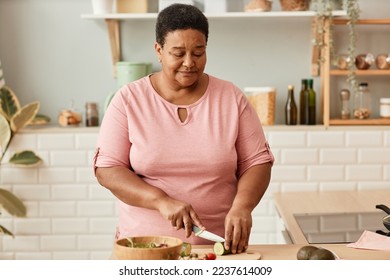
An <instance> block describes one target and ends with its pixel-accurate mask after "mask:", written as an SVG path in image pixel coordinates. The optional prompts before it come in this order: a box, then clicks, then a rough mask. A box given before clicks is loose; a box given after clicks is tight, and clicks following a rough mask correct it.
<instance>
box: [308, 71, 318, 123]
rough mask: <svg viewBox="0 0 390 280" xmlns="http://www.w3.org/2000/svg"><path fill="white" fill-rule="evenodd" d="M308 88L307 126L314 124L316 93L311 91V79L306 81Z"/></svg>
mask: <svg viewBox="0 0 390 280" xmlns="http://www.w3.org/2000/svg"><path fill="white" fill-rule="evenodd" d="M307 86H308V92H309V94H308V110H307V112H308V121H309V122H308V124H309V125H314V124H316V92H315V91H314V89H313V79H308V80H307Z"/></svg>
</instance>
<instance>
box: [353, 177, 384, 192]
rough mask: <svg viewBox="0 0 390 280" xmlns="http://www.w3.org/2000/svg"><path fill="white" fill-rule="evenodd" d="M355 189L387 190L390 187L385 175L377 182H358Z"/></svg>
mask: <svg viewBox="0 0 390 280" xmlns="http://www.w3.org/2000/svg"><path fill="white" fill-rule="evenodd" d="M357 189H358V190H360V191H364V190H375V189H378V190H381V189H383V190H386V189H387V190H388V189H390V182H389V181H388V180H387V179H386V177H385V178H384V181H383V182H378V181H371V182H370V181H368V182H359V184H358V187H357Z"/></svg>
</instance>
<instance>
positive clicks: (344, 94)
mask: <svg viewBox="0 0 390 280" xmlns="http://www.w3.org/2000/svg"><path fill="white" fill-rule="evenodd" d="M350 97H351V93H350V92H349V90H347V89H342V90H341V91H340V99H341V112H340V113H341V119H342V120H347V119H349V118H350V117H351V112H350V110H349V98H350Z"/></svg>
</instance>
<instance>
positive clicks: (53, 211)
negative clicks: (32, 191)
mask: <svg viewBox="0 0 390 280" xmlns="http://www.w3.org/2000/svg"><path fill="white" fill-rule="evenodd" d="M39 213H40V215H41V216H42V217H74V216H76V201H54V200H53V201H49V202H45V201H44V202H40V204H39Z"/></svg>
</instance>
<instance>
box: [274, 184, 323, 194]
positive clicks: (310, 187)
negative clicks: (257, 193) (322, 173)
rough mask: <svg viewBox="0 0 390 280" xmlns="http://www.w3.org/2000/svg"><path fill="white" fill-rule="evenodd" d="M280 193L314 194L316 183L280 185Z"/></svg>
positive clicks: (316, 189)
mask: <svg viewBox="0 0 390 280" xmlns="http://www.w3.org/2000/svg"><path fill="white" fill-rule="evenodd" d="M281 191H282V192H316V191H318V183H300V182H299V183H282V187H281Z"/></svg>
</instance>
